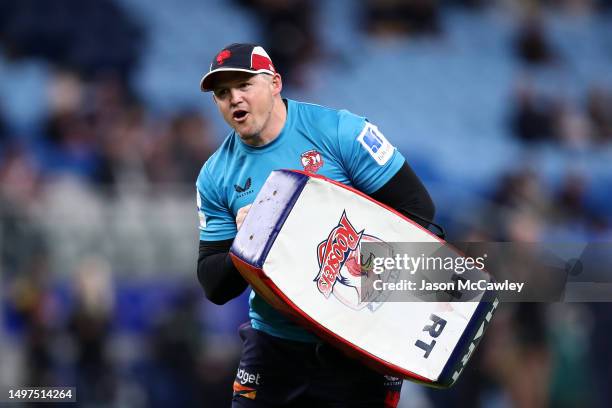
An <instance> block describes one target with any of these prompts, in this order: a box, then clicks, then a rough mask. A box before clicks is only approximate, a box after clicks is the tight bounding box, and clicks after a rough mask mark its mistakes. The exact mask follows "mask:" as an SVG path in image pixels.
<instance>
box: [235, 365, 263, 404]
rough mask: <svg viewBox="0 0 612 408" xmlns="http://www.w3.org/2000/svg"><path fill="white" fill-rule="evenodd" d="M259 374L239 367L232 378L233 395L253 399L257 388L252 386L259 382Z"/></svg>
mask: <svg viewBox="0 0 612 408" xmlns="http://www.w3.org/2000/svg"><path fill="white" fill-rule="evenodd" d="M261 381H262V379H261V375H260V374H259V373H252V372H249V371H247V370H245V369H244V368H239V369H238V372H237V373H236V379H235V380H234V386H233V390H234V395H239V396H241V397H244V398H249V399H255V397H256V396H257V390H256V389H255V388H254V387H255V386H257V385H260V384H261Z"/></svg>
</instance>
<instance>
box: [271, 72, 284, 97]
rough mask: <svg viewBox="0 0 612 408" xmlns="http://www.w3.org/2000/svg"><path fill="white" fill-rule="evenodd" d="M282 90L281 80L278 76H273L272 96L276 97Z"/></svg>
mask: <svg viewBox="0 0 612 408" xmlns="http://www.w3.org/2000/svg"><path fill="white" fill-rule="evenodd" d="M282 90H283V78H282V77H281V76H280V74H278V73H277V74H274V76H273V77H272V95H274V96H276V95H279V94H280V93H281V91H282Z"/></svg>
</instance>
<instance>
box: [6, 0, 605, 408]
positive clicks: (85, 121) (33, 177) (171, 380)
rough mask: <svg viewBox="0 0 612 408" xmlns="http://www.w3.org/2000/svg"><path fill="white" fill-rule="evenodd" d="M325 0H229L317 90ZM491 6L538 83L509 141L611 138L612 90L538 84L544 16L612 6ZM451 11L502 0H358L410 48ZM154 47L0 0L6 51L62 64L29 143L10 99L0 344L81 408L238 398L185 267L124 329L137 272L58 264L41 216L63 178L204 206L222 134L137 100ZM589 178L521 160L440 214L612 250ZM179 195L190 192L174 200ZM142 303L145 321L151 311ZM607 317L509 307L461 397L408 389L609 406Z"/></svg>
mask: <svg viewBox="0 0 612 408" xmlns="http://www.w3.org/2000/svg"><path fill="white" fill-rule="evenodd" d="M316 3H317V2H315V1H311V0H235V1H234V2H233V5H232V6H228V7H236V8H238V7H239V8H240V9H241V10H243V11H245V12H247V13H249V15H250V16H251V18H252V19H253V20H254V21H256V22H257V24H256V25H257V27H260V32H259V33H258V35H259V39H260V40H261V41H262V43H263V44H264V46H265V47H266V48H267V50H268V51H269V52H270V54H271V55H272V57H273V60H274V61H275V64H276V65H277V68H278V69H279V70H280V71H281V72H282V73H283V74H284V78H285V79H286V81H287V83H288V84H289V86H291V87H293V89H296V90H299V89H304V88H307V87H308V83H307V81H306V79H307V78H308V76H307V75H306V70H307V69H311V68H309V67H311V66H312V64H313V63H316V61H317V60H323V61H324V60H325V59H327V58H329V55H330V52H331V51H333V50H329V49H326V46H325V44H323V43H322V42H321V37H320V33H319V31H318V30H319V27H318V25H317V11H318V10H317V4H316ZM497 3H498V4H500V6H501V7H506V8H508V9H512V10H515V11H516V10H517V9H518V10H519V11H518V14H519V15H520V16H521V18H522V19H524V21H525V23H524V24H522V25H519V30H518V31H517V33H516V35H515V37H514V43H513V44H514V57H515V58H516V60H517V61H518V63H519V64H520V65H521V69H523V70H524V72H525V73H526V74H525V77H524V79H522V80H521V81H520V82H519V83H518V84H517V86H516V91H515V94H514V97H513V98H512V99H511V100H509V101H508V103H507V105H508V113H509V117H508V121H507V122H508V123H507V126H508V127H509V129H510V130H511V132H512V134H513V135H514V136H515V137H516V138H517V139H518V140H520V141H521V142H524V147H525V149H527V150H529V149H530V148H532V147H533V146H534V145H536V144H538V143H545V144H550V145H551V146H553V148H559V149H563V148H567V147H570V148H572V149H580V148H584V147H589V146H590V147H593V146H594V147H595V149H597V148H598V147H599V146H603V145H606V144H607V145H609V144H610V142H611V141H612V88H611V86H610V84H599V83H597V81H596V79H595V80H594V81H593V85H592V86H591V88H590V89H589V90H588V91H587V92H586V93H585V94H583V95H579V96H578V97H576V96H568V95H565V94H563V93H562V92H561V91H560V90H553V91H551V90H547V89H542V87H540V83H539V82H538V80H536V79H534V78H533V75H532V74H533V73H534V72H536V73H541V70H544V72H546V70H549V72H552V73H554V72H557V71H558V70H559V69H561V68H559V67H562V66H563V64H564V56H563V54H562V53H561V51H559V50H558V49H557V48H556V47H555V45H554V44H553V43H552V42H551V40H550V39H549V38H548V36H547V31H546V26H545V24H544V23H543V20H542V17H541V15H542V14H544V13H546V12H547V11H550V10H551V9H552V10H554V11H562V12H567V13H575V14H580V15H584V14H589V13H606V12H609V10H610V8H611V5H612V2H610V1H596V0H564V1H562V0H558V1H553V0H550V1H542V2H538V1H520V2H508V1H499V2H497ZM456 6H461V7H468V8H469V9H470V10H474V12H475V13H478V12H481V11H482V10H484V9H486V8H487V7H490V4H489V2H486V1H479V0H463V1H459V0H455V1H441V0H440V1H437V0H385V1H370V0H364V1H362V2H361V3H360V5H359V6H358V7H359V12H360V16H361V20H360V23H359V29H360V30H361V31H362V32H363V33H364V34H365V35H368V36H372V37H390V36H391V37H395V38H400V39H402V40H406V41H409V40H411V39H412V38H413V37H417V38H421V37H431V38H438V37H440V36H443V35H444V32H445V28H444V24H443V19H442V18H441V15H442V14H443V13H444V11H445V10H446V7H456ZM41 7H42V8H41ZM142 18H145V17H144V16H142ZM146 44H147V32H146V30H144V28H143V26H142V25H141V24H140V21H138V19H135V18H134V17H133V16H132V15H129V14H127V13H125V12H124V11H123V9H122V8H121V7H120V3H119V2H115V1H112V0H104V1H100V0H96V1H93V0H92V1H79V0H61V1H54V2H47V3H45V2H42V3H41V2H38V1H35V0H28V1H19V2H14V1H10V0H0V49H1V50H2V54H3V56H4V58H5V59H6V60H7V61H18V60H22V59H36V60H39V61H41V63H43V62H44V63H46V64H49V65H50V66H52V75H51V77H50V79H49V83H48V84H47V85H48V86H47V88H46V89H41V90H40V91H41V92H40V98H45V99H46V106H47V108H46V111H45V115H44V116H43V117H41V118H40V120H39V121H37V122H36V123H31V124H30V125H29V126H28V128H27V130H25V132H26V133H25V134H24V133H23V132H24V129H22V128H17V127H15V126H14V124H13V123H11V120H10V119H9V118H8V117H7V116H6V115H4V114H3V111H2V106H3V105H7V104H10V103H11V100H4V101H0V254H1V264H0V268H1V272H2V283H3V284H2V285H1V286H0V289H1V290H2V294H1V299H2V308H3V316H4V318H3V319H0V323H3V324H4V326H5V328H4V329H3V331H6V332H7V335H6V336H0V349H2V348H4V350H17V351H18V353H17V355H18V356H17V357H15V358H16V359H17V360H16V361H17V362H16V363H15V364H14V365H13V366H14V367H20V370H18V371H16V372H15V373H14V374H13V376H14V377H13V378H16V380H17V381H20V382H21V383H22V384H27V385H37V386H46V385H75V386H77V387H78V391H79V402H80V404H81V405H83V406H100V407H101V406H130V407H139V406H142V407H145V406H152V407H157V406H159V407H165V406H185V407H189V406H207V407H208V406H210V407H219V406H228V400H229V398H230V397H231V395H230V389H231V382H232V380H233V376H234V374H235V373H234V370H235V369H236V364H237V358H238V355H237V351H238V349H239V345H238V344H236V341H237V340H238V338H237V335H233V334H234V333H232V337H231V340H229V341H226V340H225V339H221V341H219V340H218V335H219V333H218V330H216V329H215V328H214V327H211V321H213V320H214V315H215V314H217V313H220V312H219V309H216V308H214V309H213V308H212V306H211V305H210V304H208V303H206V302H204V301H203V295H202V293H201V291H200V290H199V287H198V285H197V280H196V279H195V274H193V272H194V271H188V279H186V280H185V279H184V275H181V276H179V277H177V279H176V280H177V282H179V283H178V284H177V287H176V288H174V289H169V287H167V286H165V285H163V284H161V285H158V286H154V287H153V289H152V290H155V291H159V293H164V296H166V295H167V296H169V298H168V300H167V302H165V303H164V305H165V309H164V311H163V313H157V314H156V315H155V316H149V318H150V319H151V320H150V321H149V322H148V323H147V324H146V325H144V326H139V327H138V328H136V329H134V328H131V329H130V330H128V331H127V332H126V331H125V328H124V327H123V326H122V325H121V324H118V323H117V320H120V319H121V318H122V316H124V315H125V314H129V313H130V311H128V310H127V309H125V307H126V306H127V307H130V305H131V306H134V305H135V303H136V302H134V303H130V302H129V301H128V302H119V301H118V293H119V292H120V290H121V289H120V287H122V286H123V285H124V284H125V283H124V282H123V281H124V278H125V276H120V275H119V274H118V273H117V271H116V270H115V269H116V266H115V265H113V264H112V263H111V262H110V261H109V260H108V259H105V258H104V257H103V256H100V254H99V253H96V251H95V250H93V251H91V252H90V253H87V254H82V255H83V256H82V257H79V259H78V262H77V263H76V264H75V265H74V268H72V269H71V270H69V271H58V270H55V269H54V265H55V264H54V262H53V259H52V258H53V255H52V254H53V248H55V247H57V246H62V245H63V242H61V241H59V242H58V241H57V240H55V239H53V237H54V236H53V235H50V234H49V233H48V230H46V229H45V224H44V223H43V222H42V221H43V220H45V218H48V214H49V213H48V210H49V202H48V199H47V198H48V193H49V190H52V189H54V188H56V186H58V185H59V183H63V182H65V180H69V181H70V183H71V184H73V185H75V186H76V189H77V190H78V191H90V192H93V196H94V197H96V199H99V200H109V201H110V202H114V201H118V200H120V198H121V197H122V196H124V195H125V194H126V192H130V193H134V192H136V193H137V194H139V195H141V196H142V197H146V199H148V200H156V199H159V197H160V196H164V195H172V194H175V195H176V194H178V195H180V197H179V198H180V199H181V200H183V201H186V202H188V203H191V201H193V188H192V186H193V183H194V181H195V179H196V177H197V174H198V172H199V169H200V167H201V165H202V164H203V162H204V161H205V160H206V159H207V158H208V157H209V155H210V154H211V153H212V152H213V151H214V149H215V148H216V145H217V144H218V141H219V135H217V134H215V133H214V132H216V131H217V130H216V129H215V128H214V126H213V125H212V123H211V119H210V118H207V117H206V116H205V115H204V114H203V113H202V112H201V110H200V109H199V108H198V107H194V106H187V107H177V109H176V110H174V111H171V112H167V111H158V110H156V109H154V108H152V104H150V101H147V100H145V99H144V98H143V97H142V95H140V94H139V93H138V91H137V90H136V88H135V86H134V78H133V76H134V72H136V71H137V69H138V67H139V65H140V64H142V63H143V60H142V57H143V53H145V52H146ZM387 63H393V61H389V62H387ZM536 76H537V75H536ZM314 102H316V101H314ZM496 154H500V155H503V152H497V153H496ZM427 182H428V180H425V184H428V183H427ZM593 182H594V180H589V179H588V177H586V176H584V175H583V174H581V173H580V172H572V171H568V173H567V175H566V176H565V178H564V179H563V180H562V182H561V183H559V184H558V185H557V186H553V187H551V186H550V185H548V184H546V183H543V182H542V180H541V175H540V173H539V169H538V167H537V165H536V164H534V163H527V164H525V163H519V164H517V166H516V168H515V169H511V170H509V171H508V172H507V173H506V174H504V175H502V177H500V178H499V180H497V182H496V183H494V185H493V188H492V189H491V190H490V191H487V192H484V193H483V194H482V197H481V198H482V200H481V201H480V204H478V205H477V206H476V207H474V208H471V211H473V213H475V214H479V217H478V221H477V222H476V221H474V222H471V223H470V224H469V225H467V226H466V225H465V224H464V223H459V222H453V218H454V217H455V216H457V217H458V216H459V215H458V214H454V213H446V214H441V217H442V219H443V220H446V221H449V232H450V236H449V238H451V239H455V240H461V239H464V240H476V241H478V240H480V241H482V240H491V241H518V242H533V241H538V240H541V239H543V238H544V237H546V236H551V235H553V236H561V237H570V238H572V239H595V238H597V239H601V240H606V239H607V240H609V239H610V237H611V236H612V225H611V221H610V220H611V219H612V217H611V216H610V209H609V207H608V206H605V205H603V206H602V205H599V206H598V205H594V204H593V203H592V201H590V199H589V197H588V196H587V195H588V194H587V192H588V191H589V189H591V184H592V183H593ZM176 185H182V186H185V185H187V186H188V188H185V189H182V190H180V193H177V192H176V190H175V189H174V188H173V187H174V186H176ZM59 191H64V190H59ZM67 191H73V190H67ZM187 192H188V193H187ZM65 199H66V200H67V201H74V207H71V208H77V207H79V206H83V204H82V203H81V202H79V201H78V200H77V199H76V198H73V197H72V196H70V197H66V198H65ZM104 202H107V201H104ZM190 205H191V204H190ZM193 205H195V204H193ZM75 216H76V215H75ZM185 217H186V218H188V217H193V218H194V222H193V231H192V232H193V234H192V235H193V237H194V239H193V248H191V249H188V252H189V251H192V254H193V265H194V268H195V256H196V251H197V241H196V238H195V237H196V235H195V229H196V224H195V211H194V212H193V214H185ZM98 222H99V223H106V221H104V220H102V221H100V220H98ZM167 222H168V223H169V224H172V223H173V222H174V220H167ZM185 233H186V234H187V233H188V231H186V232H185ZM162 234H163V232H162ZM555 234H557V235H555ZM151 239H153V238H151ZM133 245H134V246H138V245H139V242H138V240H134V242H133ZM94 249H95V248H94ZM127 251H128V252H130V251H132V250H131V249H129V248H128V249H127ZM155 273H156V274H164V273H165V271H163V270H162V271H155ZM143 290H144V289H143ZM160 296H161V295H160ZM239 302H240V301H239ZM238 306H239V308H237V309H240V310H242V314H240V313H235V316H234V319H235V320H240V319H242V318H244V317H245V315H246V305H244V304H240V305H238ZM134 307H135V306H134ZM140 307H141V308H142V313H143V314H151V313H147V306H146V305H145V306H140ZM226 307H229V306H226ZM609 312H610V308H609V307H608V304H605V303H603V304H555V305H544V304H514V305H509V304H508V305H504V307H502V309H501V310H500V312H499V314H498V315H497V316H496V317H495V319H494V320H493V324H492V327H491V328H490V329H489V331H488V333H487V336H486V337H485V340H484V341H483V344H482V346H481V349H480V350H479V352H477V353H476V354H475V356H474V360H473V361H472V362H471V363H470V366H469V368H468V369H467V370H466V372H465V374H464V376H463V378H462V380H461V381H460V382H459V383H458V384H457V385H456V386H455V387H454V388H453V389H452V390H449V391H439V390H424V389H423V388H410V389H409V393H415V394H419V395H422V399H419V401H424V405H423V406H440V407H441V406H448V405H453V406H483V407H500V406H515V407H545V406H554V407H586V406H596V407H604V406H607V402H608V401H610V400H611V398H612V395H611V391H610V389H609V386H608V385H609V384H610V382H611V381H612V361H611V360H610V353H608V352H607V347H608V346H609V344H611V343H612V332H611V331H610V329H609V328H610V327H611V326H610V323H612V322H611V321H610V316H612V313H609ZM229 320H230V321H231V319H229ZM213 326H214V325H213ZM3 338H4V339H3ZM215 339H217V340H215ZM3 344H4V345H3ZM11 347H13V348H11ZM4 350H3V351H4ZM19 356H20V357H19ZM6 358H8V357H7V355H6V354H5V356H4V357H2V358H0V361H2V359H6ZM5 367H6V365H5ZM0 370H2V369H1V368H0ZM3 377H6V376H0V378H3ZM0 385H2V384H0ZM411 400H412V401H415V400H416V399H413V398H411V395H406V394H405V395H404V398H403V399H402V405H401V406H404V407H410V406H414V405H411Z"/></svg>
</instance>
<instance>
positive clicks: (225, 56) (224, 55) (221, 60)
mask: <svg viewBox="0 0 612 408" xmlns="http://www.w3.org/2000/svg"><path fill="white" fill-rule="evenodd" d="M231 56H232V52H231V51H230V50H223V51H221V52H220V53H219V54H217V64H219V65H223V63H224V62H225V60H226V59H228V58H229V57H231Z"/></svg>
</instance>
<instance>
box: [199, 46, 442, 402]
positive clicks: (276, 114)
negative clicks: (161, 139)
mask: <svg viewBox="0 0 612 408" xmlns="http://www.w3.org/2000/svg"><path fill="white" fill-rule="evenodd" d="M200 86H201V89H202V91H204V92H208V91H212V92H213V100H214V102H215V104H216V105H217V108H218V109H219V112H220V113H221V115H223V118H224V119H225V121H226V122H227V123H228V124H229V125H230V126H231V127H232V129H233V130H232V131H231V132H230V134H229V135H228V136H227V138H226V139H225V141H224V142H223V144H222V145H221V147H220V148H219V149H218V150H217V152H215V154H213V155H212V156H211V158H210V159H209V160H208V161H207V162H206V163H205V164H204V166H203V167H202V170H201V172H200V175H199V177H198V180H197V183H196V186H197V205H198V212H199V218H200V250H199V258H198V279H199V281H200V283H201V284H202V287H203V288H204V292H205V293H206V297H207V298H208V299H209V300H211V301H212V302H214V303H216V304H224V303H225V302H227V301H229V300H231V299H233V298H235V297H236V296H238V295H240V294H241V293H242V292H243V291H244V289H245V288H246V287H247V283H246V282H245V280H244V279H243V278H242V276H241V275H240V274H239V273H238V271H237V269H236V268H235V267H234V265H233V264H232V261H231V260H230V257H229V255H228V251H229V248H230V246H231V244H232V240H233V238H234V237H235V235H236V232H237V230H238V229H239V228H240V226H241V224H242V221H243V220H244V218H245V216H246V214H247V213H248V208H249V206H250V204H251V202H252V201H253V200H254V199H255V196H256V195H257V192H258V191H259V189H260V188H261V186H262V185H263V183H264V182H265V180H266V178H267V177H268V175H269V174H270V172H271V171H272V170H276V169H281V168H293V169H299V170H306V171H309V172H313V173H317V174H321V175H323V176H326V177H329V178H332V179H334V180H336V181H339V182H341V183H344V184H346V185H349V186H352V187H354V188H357V189H358V190H360V191H362V192H364V193H366V194H369V195H370V196H371V197H373V198H374V199H376V200H379V201H381V202H382V203H384V204H387V205H388V206H390V207H392V208H394V209H396V210H398V211H400V212H402V213H404V214H408V215H409V216H411V217H413V218H416V219H417V220H419V221H420V222H421V223H423V224H428V223H429V220H431V219H432V218H433V214H434V207H433V203H432V202H431V199H430V197H429V195H428V193H427V191H426V190H425V188H424V187H423V185H422V184H421V182H420V181H419V180H418V178H417V177H416V175H415V174H414V173H413V172H412V170H411V169H410V167H409V166H408V165H407V164H406V162H405V160H404V158H403V156H402V155H401V154H400V153H399V152H398V151H397V150H396V149H395V148H394V147H393V146H392V145H391V144H390V143H389V142H388V141H387V139H386V138H385V137H384V135H383V134H382V133H381V132H380V131H379V130H378V128H377V127H376V126H374V125H373V124H371V123H369V122H368V121H367V120H366V119H365V118H363V117H360V116H357V115H354V114H352V113H350V112H348V111H345V110H342V111H337V110H333V109H329V108H325V107H322V106H318V105H312V104H306V103H301V102H296V101H293V100H288V99H283V98H281V90H282V79H281V76H280V74H279V73H278V72H276V70H275V68H274V65H273V64H272V61H271V60H270V57H269V56H268V54H267V53H266V52H265V51H264V49H263V48H262V47H259V46H256V45H253V44H232V45H229V46H227V47H226V48H224V49H223V50H221V51H220V52H219V53H218V54H217V55H216V56H215V57H214V59H213V61H212V64H211V66H210V69H209V72H208V73H207V74H206V75H204V77H203V78H202V81H201V84H200ZM288 273H290V271H288ZM249 305H250V310H249V317H250V322H249V323H247V324H245V325H243V326H241V328H240V336H241V338H242V341H243V351H242V356H241V361H240V367H239V369H238V373H237V376H236V381H235V382H234V398H233V407H301V406H304V407H315V406H316V407H324V406H333V407H394V406H395V405H396V404H397V402H398V400H399V392H400V389H401V385H402V382H401V380H399V379H397V378H394V377H390V376H384V375H382V374H379V373H376V372H374V371H372V370H370V369H368V368H366V367H365V366H363V365H362V364H361V363H359V362H357V361H355V360H352V359H350V358H348V357H345V356H344V355H343V354H342V353H340V352H339V351H337V350H336V349H334V348H332V347H331V346H330V345H328V344H326V343H324V342H323V341H322V340H321V339H319V338H318V337H316V336H315V335H314V334H312V333H310V332H308V331H307V330H305V329H303V328H301V327H300V326H298V325H296V324H295V323H293V322H292V321H290V320H288V319H287V318H286V317H284V316H282V315H281V314H280V313H279V312H278V311H276V310H275V309H273V308H272V307H271V306H270V305H268V304H267V303H266V302H265V301H264V300H263V299H262V298H261V297H260V296H258V295H257V294H256V293H255V292H251V296H250V300H249Z"/></svg>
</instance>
